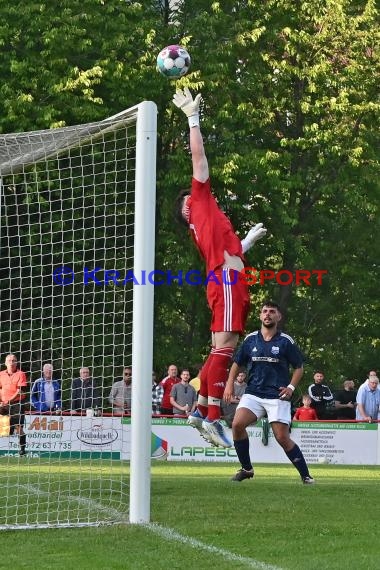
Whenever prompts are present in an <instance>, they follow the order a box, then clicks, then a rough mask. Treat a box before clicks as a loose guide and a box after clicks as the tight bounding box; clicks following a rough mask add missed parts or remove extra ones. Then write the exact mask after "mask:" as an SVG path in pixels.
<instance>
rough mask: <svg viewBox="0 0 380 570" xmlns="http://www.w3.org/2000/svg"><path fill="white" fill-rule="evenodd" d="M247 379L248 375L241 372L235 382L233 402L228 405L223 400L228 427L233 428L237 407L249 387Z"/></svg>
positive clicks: (224, 415) (223, 412)
mask: <svg viewBox="0 0 380 570" xmlns="http://www.w3.org/2000/svg"><path fill="white" fill-rule="evenodd" d="M246 378H247V374H246V373H245V372H239V374H238V375H237V376H236V380H235V382H234V395H233V397H232V398H231V402H230V403H229V404H226V402H224V400H222V415H223V419H224V421H225V422H226V424H227V425H228V427H231V426H232V421H233V419H234V416H235V412H236V408H237V405H238V403H239V402H240V398H241V397H242V395H243V394H244V392H245V389H246V387H247V382H246Z"/></svg>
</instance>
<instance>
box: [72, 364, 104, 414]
mask: <svg viewBox="0 0 380 570" xmlns="http://www.w3.org/2000/svg"><path fill="white" fill-rule="evenodd" d="M100 408H101V399H100V392H99V388H98V387H97V386H96V384H95V381H94V380H93V379H92V378H91V375H90V369H89V368H87V366H83V367H82V368H80V370H79V378H74V380H73V381H72V383H71V411H72V412H79V413H80V412H85V411H86V410H89V409H93V410H96V409H100Z"/></svg>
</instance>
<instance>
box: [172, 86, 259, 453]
mask: <svg viewBox="0 0 380 570" xmlns="http://www.w3.org/2000/svg"><path fill="white" fill-rule="evenodd" d="M200 100H201V95H200V94H198V95H197V96H196V97H195V99H193V97H192V95H191V93H190V91H189V89H187V88H185V89H184V90H183V91H181V90H178V91H177V92H176V93H175V95H174V98H173V102H174V104H175V105H176V106H177V107H179V108H180V109H181V110H182V111H183V112H184V113H185V115H186V116H187V118H188V121H189V127H190V150H191V158H192V165H193V178H192V184H191V189H188V190H183V191H182V192H180V194H179V196H178V199H177V210H178V213H179V217H180V218H181V219H182V220H183V221H184V222H185V223H186V225H187V226H188V227H189V229H190V233H191V236H192V238H193V240H194V242H195V244H196V246H197V248H198V250H199V252H200V254H201V256H202V257H203V259H204V260H205V263H206V269H207V274H208V275H210V274H211V275H212V276H213V278H210V279H208V284H207V301H208V304H209V307H210V309H211V312H212V318H211V326H210V328H211V333H212V350H211V353H210V355H209V357H208V358H207V360H206V362H205V364H204V366H203V368H202V371H201V386H200V390H199V395H198V406H197V409H196V411H195V412H194V413H193V414H191V415H190V416H189V418H188V423H189V424H190V425H191V426H193V427H195V428H197V429H198V430H199V432H200V433H201V435H202V436H203V437H204V438H205V439H206V440H207V441H209V442H210V443H211V444H213V445H216V446H222V447H231V446H232V442H231V441H230V440H229V438H228V437H227V435H226V433H225V431H224V428H223V425H222V424H221V422H220V415H221V413H220V410H221V407H220V406H221V400H222V398H223V392H224V388H225V385H226V382H227V378H228V369H229V367H230V364H231V359H232V355H233V352H234V349H235V347H236V345H237V342H238V338H239V333H241V332H243V330H244V328H245V323H246V319H247V315H248V309H249V293H248V286H247V282H246V276H245V275H244V274H243V273H241V272H242V270H243V268H244V253H245V252H246V251H247V250H248V249H249V248H250V247H251V246H252V245H253V244H254V243H255V242H256V241H257V240H258V239H260V238H261V237H263V236H264V235H265V234H266V231H267V230H266V229H265V228H264V227H263V224H256V225H255V226H254V227H253V228H252V229H251V230H250V231H249V232H248V234H247V236H246V237H245V238H244V239H243V240H242V241H240V238H239V237H238V236H237V235H236V233H235V231H234V229H233V227H232V224H231V222H230V220H229V219H228V217H227V216H226V215H225V214H224V213H223V212H222V211H221V209H220V208H219V206H218V204H217V203H216V200H215V198H214V196H213V194H212V193H211V186H210V179H209V168H208V162H207V158H206V154H205V150H204V146H203V138H202V134H201V130H200V127H199V104H200Z"/></svg>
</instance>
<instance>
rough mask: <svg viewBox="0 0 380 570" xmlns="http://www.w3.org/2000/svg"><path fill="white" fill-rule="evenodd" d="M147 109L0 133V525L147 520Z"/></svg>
mask: <svg viewBox="0 0 380 570" xmlns="http://www.w3.org/2000/svg"><path fill="white" fill-rule="evenodd" d="M156 112H157V110H156V106H155V104H154V103H151V102H143V103H141V104H140V105H136V107H133V108H132V109H128V110H126V111H124V112H122V113H120V114H119V115H117V116H115V117H112V118H110V119H107V120H104V121H100V122H97V123H91V124H86V125H79V126H74V127H66V128H61V129H54V130H45V131H38V132H30V133H15V134H10V135H1V136H0V177H1V188H0V190H1V191H0V205H1V217H0V222H1V260H0V292H1V297H0V311H1V330H0V346H1V359H2V361H1V371H2V372H1V373H0V395H1V402H2V405H1V406H0V414H1V415H0V485H1V487H2V489H3V491H2V509H1V512H0V528H2V529H13V528H14V529H17V528H30V527H38V528H41V527H49V526H82V525H98V524H111V523H114V522H121V521H126V520H128V519H130V518H131V513H130V512H129V508H128V497H129V498H130V500H131V506H132V510H133V511H134V512H133V515H132V519H133V520H132V522H136V521H137V522H138V521H139V520H142V521H145V519H147V518H149V506H147V505H148V503H149V498H150V497H149V488H148V485H149V478H148V476H147V474H146V471H147V470H146V467H147V464H148V462H149V460H150V429H149V427H148V422H149V423H150V410H151V402H150V398H151V372H152V328H153V285H151V284H149V283H147V284H146V285H145V286H140V287H137V286H136V285H134V279H133V276H134V275H135V274H136V275H138V274H139V273H141V271H142V270H145V271H147V272H148V273H149V271H150V270H153V267H154V231H155V221H154V212H155V176H156V172H155V168H156V165H155V160H156ZM142 344H144V350H143V351H142V350H141V347H142ZM7 355H14V357H9V358H8V361H9V362H8V365H9V367H8V368H6V365H5V361H6V357H7ZM16 359H17V361H18V362H16ZM12 367H13V368H12ZM130 369H132V382H131V384H130V377H128V373H129V371H130ZM18 370H21V371H23V372H24V373H25V374H26V379H27V386H26V387H24V388H22V392H23V394H24V399H23V401H22V405H20V404H17V396H16V399H15V400H13V401H12V400H11V401H8V400H9V399H10V398H11V397H12V393H13V392H14V393H17V391H18V390H19V389H20V388H19V387H20V386H21V385H22V383H23V381H22V375H20V374H19V373H18ZM115 383H117V384H115ZM131 409H132V418H133V420H132V422H131V420H130V415H131ZM24 413H25V418H23V415H24ZM131 424H132V428H131ZM133 424H135V426H136V428H135V432H136V434H137V435H136V437H135V436H134V427H133ZM19 426H21V428H20V427H19ZM22 429H23V431H24V434H25V437H24V436H23V434H22ZM134 438H135V443H133V441H134ZM134 446H135V449H137V446H138V447H139V453H138V454H137V456H136V454H135V460H134V458H133V457H134ZM129 459H131V465H130V464H129V461H127V460H129ZM130 467H131V474H130ZM133 470H134V472H135V475H133ZM141 472H143V475H142V476H141ZM130 475H131V477H130ZM133 477H135V480H136V481H137V480H138V481H139V482H138V484H136V483H135V484H134V483H133ZM133 485H134V487H135V488H134V490H133V498H131V486H133ZM141 497H143V500H141ZM135 501H137V502H136V503H135ZM141 504H142V507H140V505H141ZM141 509H142V510H141Z"/></svg>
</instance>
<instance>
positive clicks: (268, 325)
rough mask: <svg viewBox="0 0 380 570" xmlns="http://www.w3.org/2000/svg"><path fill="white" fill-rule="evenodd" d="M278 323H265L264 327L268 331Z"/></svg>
mask: <svg viewBox="0 0 380 570" xmlns="http://www.w3.org/2000/svg"><path fill="white" fill-rule="evenodd" d="M276 324H277V323H275V322H274V321H271V322H269V323H263V327H265V328H266V329H273V328H274V327H275V326H276Z"/></svg>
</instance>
